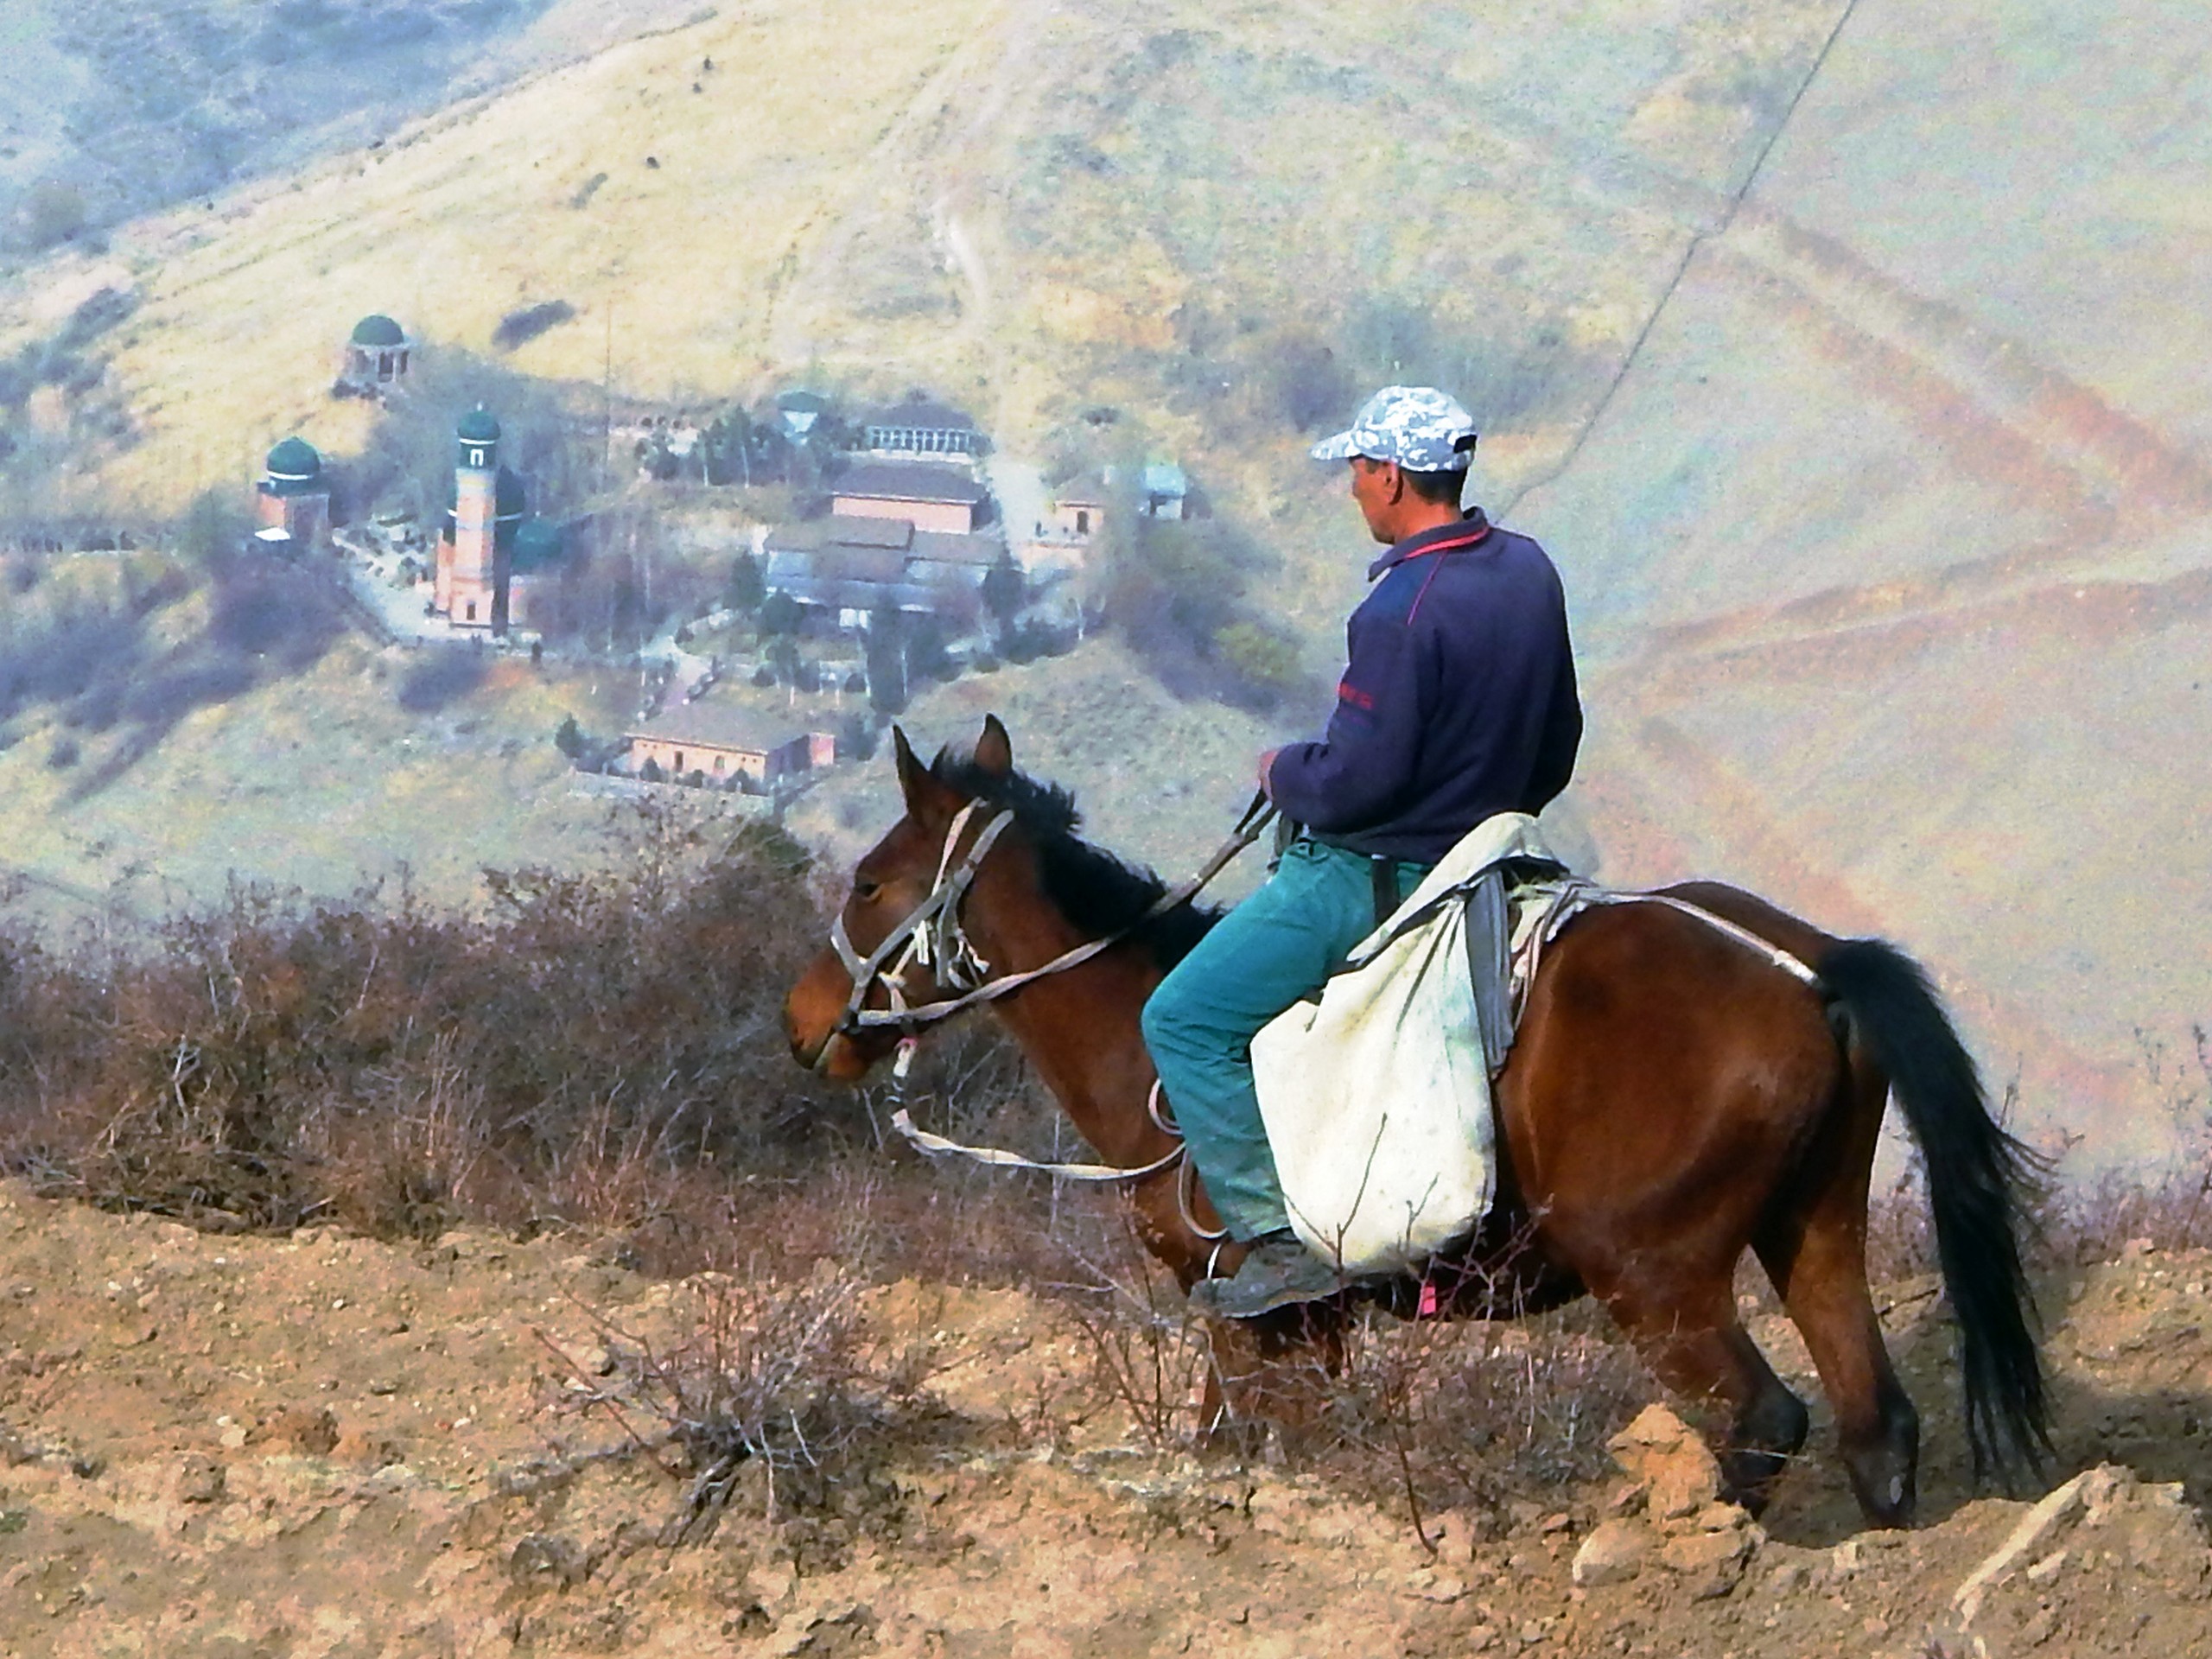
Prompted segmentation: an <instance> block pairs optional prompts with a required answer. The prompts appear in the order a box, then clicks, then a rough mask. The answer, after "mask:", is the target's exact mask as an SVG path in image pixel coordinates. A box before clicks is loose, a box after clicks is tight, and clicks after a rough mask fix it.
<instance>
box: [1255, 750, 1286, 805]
mask: <svg viewBox="0 0 2212 1659" xmlns="http://www.w3.org/2000/svg"><path fill="white" fill-rule="evenodd" d="M1281 753H1282V750H1281V748H1280V747H1277V748H1272V749H1269V750H1268V751H1266V752H1265V753H1262V755H1261V756H1260V793H1262V795H1264V796H1266V797H1267V798H1268V799H1269V800H1271V801H1272V800H1273V799H1274V798H1275V791H1274V785H1273V784H1271V783H1270V782H1268V772H1269V771H1271V770H1272V769H1273V768H1274V764H1275V756H1277V755H1279V754H1281Z"/></svg>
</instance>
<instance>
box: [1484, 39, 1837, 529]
mask: <svg viewBox="0 0 2212 1659" xmlns="http://www.w3.org/2000/svg"><path fill="white" fill-rule="evenodd" d="M1857 10H1859V0H1844V8H1843V10H1842V11H1841V12H1840V13H1839V14H1838V15H1837V17H1836V20H1835V26H1834V28H1832V29H1829V30H1828V35H1827V39H1826V40H1825V41H1821V49H1820V50H1819V51H1818V52H1817V53H1815V54H1814V57H1813V61H1812V65H1811V67H1808V69H1807V70H1806V71H1805V78H1804V79H1802V80H1801V81H1799V82H1798V83H1797V90H1796V92H1793V93H1791V94H1790V98H1789V104H1788V105H1785V106H1784V107H1783V111H1782V118H1781V119H1780V120H1778V121H1777V122H1776V123H1775V124H1774V130H1772V131H1771V132H1770V133H1768V134H1767V136H1766V143H1764V144H1762V145H1760V146H1759V153H1758V156H1756V157H1755V158H1754V159H1753V160H1752V162H1751V171H1750V172H1748V173H1746V174H1745V175H1744V181H1743V182H1742V183H1741V184H1739V185H1738V186H1737V187H1736V190H1735V193H1734V194H1732V195H1731V196H1730V197H1729V198H1728V205H1727V206H1726V207H1725V208H1723V209H1722V210H1721V213H1720V217H1719V220H1718V221H1716V222H1715V223H1713V224H1712V225H1708V226H1706V227H1705V228H1704V229H1702V230H1700V231H1699V232H1696V233H1695V234H1694V235H1693V236H1692V237H1691V238H1690V239H1689V241H1688V244H1687V245H1684V247H1683V249H1682V257H1681V260H1680V261H1679V262H1678V263H1677V264H1675V270H1674V274H1673V275H1672V276H1670V277H1669V278H1668V279H1667V285H1666V287H1665V288H1663V289H1661V290H1660V293H1659V298H1658V300H1657V302H1656V303H1655V304H1654V305H1653V306H1652V308H1651V311H1650V314H1649V315H1647V316H1646V317H1645V318H1644V319H1643V327H1641V328H1640V329H1638V330H1637V335H1636V339H1635V340H1633V341H1632V342H1631V343H1630V346H1629V348H1628V355H1627V356H1625V357H1624V358H1623V359H1621V365H1620V367H1619V368H1618V369H1617V370H1615V371H1614V372H1613V378H1611V380H1610V381H1608V382H1607V383H1606V385H1605V391H1603V392H1602V393H1601V394H1599V398H1598V402H1597V404H1596V405H1595V406H1594V407H1593V408H1592V410H1591V411H1590V414H1589V417H1588V418H1587V419H1586V420H1585V421H1584V422H1583V423H1582V425H1581V428H1580V429H1579V430H1578V431H1577V432H1576V433H1575V435H1574V442H1573V443H1571V444H1569V445H1568V446H1567V453H1566V454H1564V455H1561V456H1560V458H1559V461H1558V462H1557V464H1556V465H1554V467H1552V468H1551V470H1550V471H1548V472H1547V473H1546V474H1544V475H1543V476H1542V477H1541V478H1538V479H1534V480H1530V481H1529V483H1526V484H1523V485H1522V486H1521V487H1520V488H1519V489H1517V490H1516V491H1514V493H1512V495H1511V496H1510V497H1508V498H1507V499H1506V501H1505V504H1504V505H1503V506H1501V507H1499V508H1498V510H1497V513H1496V515H1495V516H1496V517H1497V518H1500V519H1503V518H1505V517H1506V515H1507V514H1509V513H1510V512H1512V511H1513V510H1514V509H1515V508H1516V507H1517V506H1519V505H1521V503H1522V501H1524V500H1526V499H1528V498H1529V496H1530V495H1532V494H1534V493H1535V492H1536V491H1538V490H1541V489H1543V488H1544V487H1546V486H1548V485H1552V484H1556V483H1557V482H1558V481H1559V480H1560V479H1561V478H1564V477H1565V476H1566V475H1567V468H1568V467H1572V466H1573V465H1574V462H1575V459H1576V457H1577V456H1579V455H1580V454H1581V453H1582V446H1583V445H1584V444H1586V442H1589V440H1590V435H1591V433H1592V432H1593V431H1595V430H1596V429H1597V427H1598V423H1599V421H1601V420H1603V419H1604V418H1605V411H1606V410H1608V409H1610V408H1611V407H1612V403H1613V397H1614V394H1616V393H1617V392H1618V391H1620V389H1621V385H1622V383H1623V382H1624V381H1625V380H1626V379H1627V378H1628V376H1629V371H1630V369H1632V368H1634V367H1635V366H1636V361H1637V359H1638V358H1639V357H1641V356H1643V346H1644V342H1645V341H1647V340H1649V339H1650V338H1651V331H1652V329H1653V328H1654V327H1656V326H1657V325H1658V321H1659V319H1660V318H1661V317H1662V316H1663V315H1666V311H1667V308H1668V307H1669V305H1671V304H1672V303H1673V302H1674V299H1675V292H1676V290H1677V289H1680V288H1681V285H1682V278H1683V277H1686V276H1688V274H1689V269H1690V261H1691V260H1693V259H1694V258H1696V257H1697V251H1698V250H1699V249H1700V248H1701V247H1703V246H1704V245H1706V243H1707V241H1708V240H1710V239H1711V238H1713V237H1716V236H1726V234H1727V233H1728V230H1729V227H1730V226H1732V225H1734V224H1735V222H1736V214H1737V212H1738V210H1739V209H1740V208H1741V207H1743V205H1744V202H1745V200H1746V199H1747V198H1748V197H1749V196H1750V195H1751V188H1752V187H1753V186H1754V185H1756V184H1758V181H1759V175H1760V174H1761V173H1763V172H1764V171H1765V170H1766V162H1767V157H1768V156H1771V155H1773V154H1774V147H1775V145H1777V143H1781V142H1782V135H1783V133H1785V132H1787V131H1788V130H1789V123H1790V121H1791V120H1792V119H1793V118H1795V117H1796V113H1797V106H1798V105H1800V104H1802V103H1803V102H1804V100H1805V94H1806V93H1807V92H1810V91H1811V90H1812V87H1813V83H1814V82H1815V80H1817V79H1820V73H1821V69H1822V68H1823V67H1825V66H1826V65H1827V60H1828V54H1829V53H1831V52H1833V51H1834V49H1835V43H1836V41H1838V40H1839V39H1840V38H1841V36H1842V35H1843V29H1844V25H1845V24H1847V23H1848V22H1850V21H1851V18H1852V15H1853V13H1854V12H1856V11H1857Z"/></svg>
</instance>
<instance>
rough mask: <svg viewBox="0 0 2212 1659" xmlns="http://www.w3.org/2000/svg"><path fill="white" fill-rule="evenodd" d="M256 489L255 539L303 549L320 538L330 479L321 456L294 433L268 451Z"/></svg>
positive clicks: (326, 517) (327, 516)
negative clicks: (324, 470) (325, 474)
mask: <svg viewBox="0 0 2212 1659" xmlns="http://www.w3.org/2000/svg"><path fill="white" fill-rule="evenodd" d="M263 467H264V471H263V474H262V479H261V482H260V484H259V485H258V486H257V487H256V489H255V491H254V498H255V499H254V522H255V524H256V526H257V528H256V530H255V531H254V539H255V540H256V541H257V542H261V543H265V544H267V545H269V546H271V547H282V548H284V549H286V550H304V549H308V548H313V547H317V546H320V545H321V542H322V537H323V532H324V531H326V530H327V528H328V527H329V524H330V480H328V479H327V478H326V477H325V476H324V475H323V471H322V457H321V455H320V454H317V453H316V451H315V446H314V445H313V444H311V443H309V442H308V441H307V440H306V439H305V438H302V437H299V436H297V435H294V436H292V437H289V438H286V439H284V440H283V442H281V443H279V444H277V447H276V448H273V449H271V450H270V452H269V455H268V459H267V460H266V461H264V463H263Z"/></svg>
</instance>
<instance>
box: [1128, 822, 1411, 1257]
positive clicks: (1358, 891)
mask: <svg viewBox="0 0 2212 1659" xmlns="http://www.w3.org/2000/svg"><path fill="white" fill-rule="evenodd" d="M1425 874H1427V869H1426V868H1424V867H1423V866H1421V865H1415V864H1407V863H1400V864H1399V866H1398V883H1397V885H1398V896H1399V897H1400V898H1401V899H1402V898H1403V897H1404V896H1405V895H1406V894H1407V893H1411V892H1412V891H1413V890H1414V887H1415V886H1416V885H1417V884H1418V883H1419V882H1420V880H1421V877H1422V876H1423V875H1425ZM1375 922H1376V916H1375V879H1374V874H1373V871H1372V868H1371V865H1370V861H1369V860H1368V859H1367V858H1365V857H1364V856H1363V855H1360V854H1357V853H1348V852H1345V851H1344V850H1343V849H1341V848H1337V847H1326V846H1324V845H1322V844H1321V843H1320V842H1316V841H1306V840H1302V839H1301V840H1299V841H1294V842H1292V843H1291V844H1290V845H1289V846H1288V847H1287V848H1286V849H1284V851H1283V855H1282V857H1281V860H1279V861H1277V863H1276V865H1275V868H1274V871H1273V873H1272V874H1269V876H1268V880H1267V881H1266V882H1265V884H1264V885H1262V887H1261V888H1260V889H1259V891H1258V892H1256V893H1254V894H1253V895H1252V896H1251V897H1250V898H1249V899H1246V900H1245V901H1244V902H1243V904H1241V905H1239V906H1236V909H1234V910H1232V911H1230V912H1229V914H1228V915H1226V916H1224V917H1223V918H1221V920H1220V921H1219V922H1218V923H1217V924H1216V925H1215V926H1214V929H1213V931H1211V932H1210V933H1208V934H1207V935H1206V936H1205V938H1203V939H1201V940H1200V941H1199V942H1198V948H1197V949H1196V950H1192V952H1191V954H1190V955H1189V956H1187V957H1184V958H1183V960H1182V961H1181V962H1180V963H1177V964H1176V967H1175V969H1174V971H1173V972H1172V973H1170V974H1169V975H1168V976H1167V977H1166V979H1164V980H1162V981H1161V982H1160V986H1159V988H1157V989H1156V990H1154V992H1153V994H1152V996H1151V998H1150V999H1149V1000H1148V1001H1147V1002H1146V1003H1145V1006H1144V1022H1143V1023H1144V1040H1145V1046H1146V1047H1147V1048H1148V1049H1149V1050H1151V1052H1152V1063H1153V1065H1154V1069H1155V1070H1157V1071H1158V1072H1159V1074H1160V1086H1161V1088H1162V1089H1163V1090H1165V1091H1166V1096H1167V1103H1168V1105H1169V1107H1170V1108H1171V1109H1173V1112H1174V1114H1175V1117H1176V1120H1177V1121H1178V1122H1179V1123H1180V1124H1181V1125H1182V1127H1183V1134H1184V1137H1185V1139H1186V1140H1187V1141H1189V1143H1190V1147H1191V1158H1192V1161H1193V1162H1194V1163H1196V1164H1197V1166H1198V1174H1199V1176H1200V1178H1201V1179H1204V1180H1205V1184H1206V1195H1207V1196H1208V1197H1209V1198H1211V1199H1212V1200H1213V1205H1214V1208H1215V1210H1216V1211H1218V1212H1219V1214H1220V1216H1221V1218H1222V1220H1223V1222H1224V1223H1225V1224H1227V1226H1228V1228H1229V1230H1230V1235H1231V1236H1233V1237H1236V1238H1239V1239H1251V1238H1256V1237H1258V1236H1260V1235H1261V1234H1262V1233H1271V1232H1274V1231H1276V1230H1278V1229H1281V1228H1284V1227H1287V1226H1289V1225H1290V1217H1289V1213H1288V1212H1287V1211H1286V1210H1285V1209H1284V1207H1283V1197H1282V1183H1281V1180H1280V1179H1278V1178H1277V1176H1276V1174H1275V1160H1274V1154H1273V1153H1272V1152H1270V1151H1269V1150H1268V1132H1267V1129H1266V1128H1265V1127H1264V1126H1263V1125H1262V1122H1261V1121H1260V1101H1259V1096H1258V1095H1257V1094H1255V1092H1254V1090H1253V1087H1252V1052H1251V1046H1252V1039H1253V1038H1254V1037H1255V1036H1256V1035H1257V1034H1258V1033H1259V1031H1260V1029H1261V1027H1263V1026H1265V1025H1266V1024H1267V1023H1268V1021H1269V1020H1273V1019H1274V1017H1275V1016H1276V1015H1277V1014H1281V1012H1282V1011H1283V1010H1284V1009H1286V1008H1287V1007H1290V1006H1291V1005H1292V1004H1293V1003H1294V1002H1297V1001H1301V1000H1303V999H1304V998H1306V997H1310V996H1313V995H1317V994H1318V993H1319V990H1320V988H1321V986H1322V983H1323V982H1325V980H1327V978H1328V977H1329V976H1330V975H1331V974H1332V973H1334V972H1335V971H1336V970H1337V969H1339V968H1341V967H1342V966H1343V965H1344V958H1345V957H1346V956H1348V955H1349V954H1350V953H1351V948H1352V946H1354V945H1355V944H1358V943H1359V942H1360V941H1361V940H1362V939H1363V938H1366V937H1367V936H1368V935H1369V934H1370V933H1371V932H1373V931H1375Z"/></svg>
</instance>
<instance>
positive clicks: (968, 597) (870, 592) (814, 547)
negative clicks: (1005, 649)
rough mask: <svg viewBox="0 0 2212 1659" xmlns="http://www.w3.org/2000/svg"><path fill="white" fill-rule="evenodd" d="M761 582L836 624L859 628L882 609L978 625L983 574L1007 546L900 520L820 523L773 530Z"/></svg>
mask: <svg viewBox="0 0 2212 1659" xmlns="http://www.w3.org/2000/svg"><path fill="white" fill-rule="evenodd" d="M764 552H765V555H766V558H765V561H764V564H763V568H762V570H761V577H762V580H763V582H765V583H766V586H767V588H768V590H769V591H770V592H771V593H780V594H790V595H791V598H792V599H794V600H796V601H798V603H799V604H801V605H803V606H804V607H807V608H808V609H809V610H810V611H812V612H815V613H817V614H823V615H829V614H834V617H835V621H836V626H838V627H841V628H848V629H850V628H861V627H866V626H868V617H869V616H870V615H871V614H872V613H874V612H875V611H877V610H880V609H881V608H882V607H885V606H889V607H892V608H893V609H895V610H899V611H904V612H907V613H918V614H927V615H931V616H938V617H943V618H944V619H945V620H948V621H953V622H959V623H963V624H965V623H971V622H973V621H974V620H976V617H977V616H978V615H980V614H981V612H982V599H981V590H982V582H983V577H984V575H985V573H987V572H988V570H989V569H990V568H991V567H992V566H993V565H995V564H996V563H998V562H999V559H1000V557H1001V556H1002V555H1003V553H1004V552H1005V543H1003V542H1001V540H1000V539H999V538H998V537H996V536H978V535H963V534H958V533H956V532H953V531H936V530H917V529H916V528H915V527H914V526H913V525H912V524H911V523H909V522H908V521H906V520H905V519H901V518H837V517H835V516H833V517H830V518H817V519H814V520H812V521H810V522H809V523H805V524H788V525H785V526H783V527H781V528H779V529H777V530H773V531H770V532H769V533H768V538H767V541H766V544H765V547H764Z"/></svg>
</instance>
